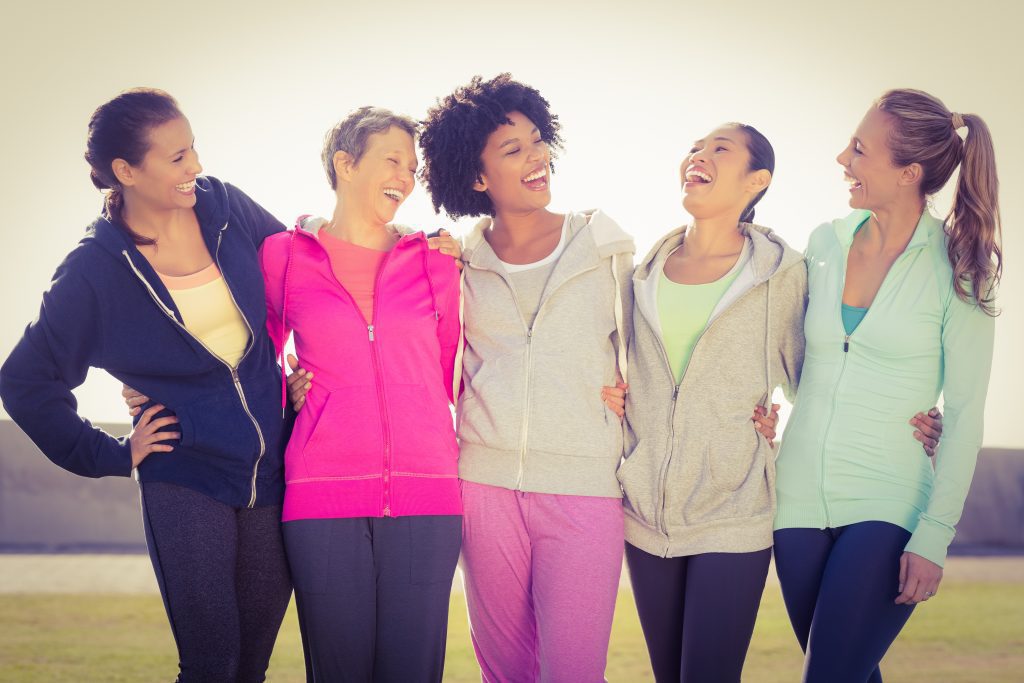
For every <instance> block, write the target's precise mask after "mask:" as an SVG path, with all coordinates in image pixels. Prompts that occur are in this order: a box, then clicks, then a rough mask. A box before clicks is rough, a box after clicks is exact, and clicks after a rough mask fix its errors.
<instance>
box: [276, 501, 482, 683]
mask: <svg viewBox="0 0 1024 683" xmlns="http://www.w3.org/2000/svg"><path fill="white" fill-rule="evenodd" d="M283 528H284V540H285V546H286V547H287V549H288V561H289V562H290V563H291V567H292V576H293V577H294V579H295V602H296V606H297V607H298V613H299V627H300V629H301V630H302V645H303V649H304V650H305V654H306V680H307V681H309V682H310V683H313V682H314V681H315V682H316V683H336V682H344V681H353V682H358V683H366V682H367V681H375V682H378V683H382V682H389V681H394V682H395V683H399V682H400V683H417V682H419V681H440V680H441V675H442V673H443V671H444V650H445V642H446V639H447V635H448V599H449V596H450V594H451V587H452V578H453V577H454V575H455V566H456V564H457V563H458V559H459V549H460V548H461V546H462V517H461V516H459V515H436V516H435V515H430V516H415V517H384V518H376V517H356V518H350V519H302V520H295V521H291V522H285V523H284V525H283Z"/></svg>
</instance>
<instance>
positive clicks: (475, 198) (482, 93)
mask: <svg viewBox="0 0 1024 683" xmlns="http://www.w3.org/2000/svg"><path fill="white" fill-rule="evenodd" d="M514 111H518V112H520V113H521V114H523V115H524V116H526V117H527V118H528V119H530V120H531V121H533V123H534V124H535V125H536V126H537V130H538V131H539V132H540V136H541V139H542V140H544V142H546V143H547V144H548V146H549V147H550V148H551V156H552V158H554V156H555V152H556V151H557V150H558V149H560V148H561V146H562V138H561V136H560V135H559V133H560V130H561V124H560V123H559V122H558V117H557V116H555V115H554V114H552V113H551V109H550V105H549V104H548V101H547V100H546V99H544V98H543V97H541V94H540V93H539V92H537V90H536V89H535V88H531V87H530V86H528V85H524V84H522V83H519V82H518V81H514V80H512V76H511V75H510V74H507V73H503V74H499V75H497V76H495V77H494V78H492V79H491V80H489V81H485V80H483V79H482V78H481V77H480V76H474V77H473V80H471V81H470V82H469V84H468V85H464V86H462V87H460V88H456V90H455V92H453V93H452V94H451V95H448V96H447V97H445V98H443V99H439V100H438V101H437V104H436V105H435V106H434V107H431V108H430V109H429V110H428V111H427V118H426V120H424V121H423V126H422V132H421V134H420V149H421V150H423V168H422V169H421V170H420V179H421V180H422V181H423V183H424V184H425V185H426V186H427V191H429V192H430V198H431V201H432V202H433V203H434V211H438V212H439V211H440V210H441V209H442V208H443V209H444V211H445V213H447V214H448V215H449V216H450V217H451V218H453V219H456V218H459V217H460V216H480V215H483V214H488V215H494V205H493V204H492V203H491V198H490V197H488V196H487V194H486V193H484V192H477V191H476V190H474V189H473V184H474V183H475V182H477V181H478V180H479V179H480V175H481V173H483V164H482V163H481V161H480V155H481V154H482V153H483V151H484V146H485V145H486V144H487V138H488V137H489V136H490V134H491V133H493V132H494V131H495V130H497V128H498V126H500V125H502V124H505V123H509V119H508V115H509V114H510V113H512V112H514Z"/></svg>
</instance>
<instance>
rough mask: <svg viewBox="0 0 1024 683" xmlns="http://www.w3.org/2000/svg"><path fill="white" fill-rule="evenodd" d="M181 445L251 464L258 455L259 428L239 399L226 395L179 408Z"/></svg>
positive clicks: (200, 400) (177, 411)
mask: <svg viewBox="0 0 1024 683" xmlns="http://www.w3.org/2000/svg"><path fill="white" fill-rule="evenodd" d="M174 412H175V413H176V414H177V416H178V421H179V425H180V427H181V446H182V447H183V448H190V449H192V450H196V451H200V452H202V453H206V454H209V455H213V456H218V457H222V458H228V459H232V460H239V461H242V462H248V461H250V460H255V459H256V456H257V455H258V453H259V439H258V438H257V436H256V427H255V425H253V422H252V420H250V419H249V416H248V415H246V414H245V411H244V410H243V409H242V406H241V404H240V402H239V399H238V396H237V395H235V394H233V393H230V394H229V393H227V392H224V393H223V394H221V395H219V396H213V397H210V398H205V399H199V400H197V401H193V402H191V403H189V404H188V405H186V406H181V407H177V408H175V409H174Z"/></svg>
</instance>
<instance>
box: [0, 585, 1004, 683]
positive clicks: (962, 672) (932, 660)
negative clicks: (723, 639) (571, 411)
mask: <svg viewBox="0 0 1024 683" xmlns="http://www.w3.org/2000/svg"><path fill="white" fill-rule="evenodd" d="M451 605H452V612H451V615H452V616H451V623H450V627H449V635H448V656H447V668H446V671H445V680H446V681H453V682H455V681H478V680H479V675H478V673H477V668H476V663H475V661H474V659H473V650H472V647H471V646H470V643H469V633H468V626H467V623H466V609H465V602H464V600H463V597H462V595H453V596H452V602H451ZM1022 605H1024V584H1020V583H955V582H949V583H947V584H944V585H943V591H942V595H940V596H939V597H938V598H936V599H935V600H933V601H932V602H930V603H929V604H927V605H925V606H923V607H921V608H919V609H918V610H917V613H916V614H915V615H914V617H913V618H912V619H911V620H910V624H909V625H908V626H907V628H906V629H905V630H904V632H903V634H902V635H901V636H900V639H899V640H898V641H897V642H896V644H895V645H894V646H893V648H892V650H891V651H890V653H889V656H888V657H887V658H886V660H885V661H884V662H883V664H882V671H883V673H884V674H885V675H886V678H887V680H889V681H898V682H901V683H902V682H913V681H922V682H923V681H928V683H934V682H936V681H941V682H943V683H957V682H963V683H976V682H978V681H985V682H986V683H997V682H1000V681H1006V682H1009V681H1021V680H1024V673H1022V672H1024V613H1022V609H1021V606H1022ZM293 608H294V605H293ZM293 608H292V609H289V612H288V615H287V616H286V617H285V622H284V626H283V627H282V630H281V635H280V637H279V638H278V641H277V648H276V650H275V652H274V657H273V659H272V660H271V664H270V671H269V674H268V680H269V681H272V682H275V683H283V682H286V681H296V682H302V681H304V680H305V677H304V674H303V670H302V652H301V647H300V643H299V633H298V625H297V623H296V620H295V612H294V609H293ZM0 633H2V636H0V681H18V682H19V683H34V682H39V681H78V682H81V683H84V682H86V681H106V682H114V681H131V682H133V683H134V682H136V681H169V680H171V679H172V678H173V677H174V673H175V671H176V666H175V663H176V660H175V656H174V645H173V642H172V640H171V635H170V630H169V628H168V626H167V622H166V620H165V616H164V612H163V604H162V603H161V601H160V598H159V597H156V596H135V595H130V596H128V595H117V596H102V595H57V596H54V595H0ZM800 666H801V656H800V652H799V649H798V647H797V644H796V639H795V637H794V636H793V634H792V632H791V631H790V627H789V622H788V620H787V619H786V614H785V610H784V608H783V606H782V598H781V596H780V594H779V591H778V588H777V587H775V586H769V587H768V588H767V589H766V591H765V596H764V601H763V603H762V605H761V612H760V616H759V618H758V622H757V629H756V631H755V633H754V640H753V643H752V645H751V649H750V654H749V656H748V658H747V664H746V669H745V675H744V681H750V682H752V683H760V682H764V683H774V682H782V681H786V682H790V681H797V680H799V676H800ZM607 677H608V680H609V681H649V680H651V675H650V670H649V668H648V663H647V656H646V651H645V648H644V641H643V635H642V634H641V632H640V626H639V623H638V622H637V617H636V611H635V609H634V607H633V600H632V597H631V595H630V594H629V592H628V591H623V592H622V593H621V594H620V595H619V604H618V610H617V612H616V615H615V628H614V631H613V634H612V643H611V650H610V653H609V658H608V671H607Z"/></svg>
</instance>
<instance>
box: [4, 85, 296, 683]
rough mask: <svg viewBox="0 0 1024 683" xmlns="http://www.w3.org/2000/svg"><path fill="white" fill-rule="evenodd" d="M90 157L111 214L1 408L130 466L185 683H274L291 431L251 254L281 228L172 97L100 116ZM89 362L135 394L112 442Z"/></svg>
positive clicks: (54, 437)
mask: <svg viewBox="0 0 1024 683" xmlns="http://www.w3.org/2000/svg"><path fill="white" fill-rule="evenodd" d="M85 158H86V161H88V163H89V165H90V167H91V171H90V177H91V178H92V182H93V184H94V185H96V187H97V188H99V189H101V190H103V191H105V192H106V200H105V204H104V209H103V214H102V215H101V216H100V217H98V218H97V219H96V220H95V221H94V222H93V223H92V224H91V225H90V226H89V228H88V232H87V233H86V235H85V236H84V237H83V238H82V240H81V241H80V242H79V243H78V246H77V247H76V248H75V249H74V250H73V251H72V252H71V253H70V254H69V255H68V256H67V258H66V259H65V260H64V262H63V263H62V264H61V265H60V267H59V268H58V269H57V272H56V274H55V275H54V277H53V281H52V282H51V284H50V288H49V289H48V290H47V291H46V292H45V293H44V294H43V302H42V306H41V307H40V310H39V317H38V318H37V319H36V320H35V321H34V322H32V323H31V324H30V325H29V326H28V328H27V330H26V331H25V335H24V336H23V337H22V339H21V341H19V342H18V344H17V346H15V348H14V350H13V351H12V352H11V355H10V357H9V358H8V359H7V361H6V362H5V363H4V365H3V368H2V369H0V395H2V397H3V403H4V407H5V408H6V410H7V412H8V413H9V414H10V416H11V418H12V419H13V420H14V421H15V422H17V424H18V426H20V427H21V428H22V429H23V430H24V431H25V433H26V434H28V436H29V437H31V439H32V441H33V442H35V444H36V445H37V446H38V447H39V449H40V450H41V451H42V452H43V453H44V454H45V455H46V456H47V457H48V458H50V460H52V461H53V462H54V463H56V464H57V465H59V466H61V467H63V468H64V469H66V470H68V471H70V472H73V473H74V474H78V475H80V476H84V477H105V476H121V477H129V476H133V475H134V477H135V478H136V479H137V480H138V481H139V487H140V491H141V502H142V519H143V525H144V528H145V532H146V542H147V545H148V546H149V551H150V556H151V558H152V561H153V568H154V570H155V572H156V578H157V583H158V584H159V586H160V592H161V594H162V596H163V599H164V606H165V607H166V610H167V616H168V619H169V621H170V624H171V630H172V632H173V634H174V639H175V642H176V644H177V648H178V662H179V669H180V673H179V676H178V680H179V681H183V682H187V681H233V682H234V681H237V682H238V683H250V682H256V681H262V680H264V676H265V672H266V669H267V665H268V663H269V661H270V654H271V651H272V650H273V647H274V641H275V639H276V637H277V631H278V628H279V627H280V625H281V620H282V619H283V618H284V612H285V609H286V607H287V605H288V600H289V597H290V595H291V582H290V578H289V573H288V565H287V562H286V561H285V554H284V545H283V542H282V536H281V502H282V495H283V491H284V480H283V476H282V451H283V450H284V443H285V436H286V434H285V425H284V420H283V417H282V411H281V404H280V389H279V388H278V387H279V384H278V377H279V373H278V366H277V363H276V362H275V354H274V346H273V344H272V343H271V341H270V338H269V337H268V336H267V334H266V333H265V331H264V329H265V326H266V317H267V311H266V307H265V301H264V290H263V278H262V277H261V273H260V265H259V260H258V257H257V249H258V248H259V246H260V244H261V243H262V242H263V240H264V239H265V238H266V237H267V236H269V235H271V234H273V233H276V232H279V231H281V230H283V229H284V226H282V225H281V223H279V222H278V221H277V220H276V219H275V218H274V217H273V216H271V215H270V214H269V213H268V212H267V211H265V210H264V209H263V208H262V207H260V206H259V205H258V204H256V203H255V202H254V201H252V200H251V199H250V198H249V197H247V196H246V195H245V194H244V193H242V192H241V191H240V190H238V189H237V188H235V187H233V186H231V185H228V184H226V183H222V182H220V181H219V180H217V179H216V178H213V177H210V176H200V175H199V174H200V173H201V172H202V166H200V164H199V157H198V155H197V153H196V150H195V147H194V138H193V135H192V129H191V127H190V126H189V122H188V119H186V118H185V116H184V114H182V112H181V110H180V109H179V108H178V104H177V102H175V100H174V99H173V98H172V97H171V96H170V95H168V94H167V93H165V92H163V91H160V90H154V89H149V88H139V89H135V90H129V91H126V92H123V93H121V94H120V95H118V96H117V97H115V98H113V99H112V100H110V101H109V102H106V103H105V104H103V105H101V106H100V107H99V108H97V109H96V111H95V113H94V114H93V116H92V119H91V120H90V122H89V133H88V138H87V142H86V153H85ZM90 367H94V368H102V369H104V370H106V371H108V372H109V373H110V374H111V375H113V376H114V377H116V378H117V379H119V380H121V381H122V382H125V383H126V384H129V385H131V386H133V387H136V388H137V389H139V390H141V391H142V392H144V393H145V394H147V395H148V396H151V397H153V401H152V402H148V399H146V398H145V397H141V401H142V404H141V405H140V406H139V407H138V408H137V409H136V410H135V411H134V412H133V414H134V415H135V416H136V418H135V425H134V429H133V430H132V432H131V434H130V435H129V436H127V437H123V438H120V439H118V438H115V437H113V436H111V435H110V434H107V433H106V432H104V431H102V430H100V429H97V428H95V427H93V426H92V425H91V424H90V422H89V421H88V420H86V419H85V418H83V417H81V416H80V415H79V414H78V412H77V403H76V401H75V397H74V395H73V394H72V390H73V389H74V388H75V387H77V386H79V385H80V384H81V383H82V382H83V381H85V377H86V373H87V371H88V369H89V368H90Z"/></svg>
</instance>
